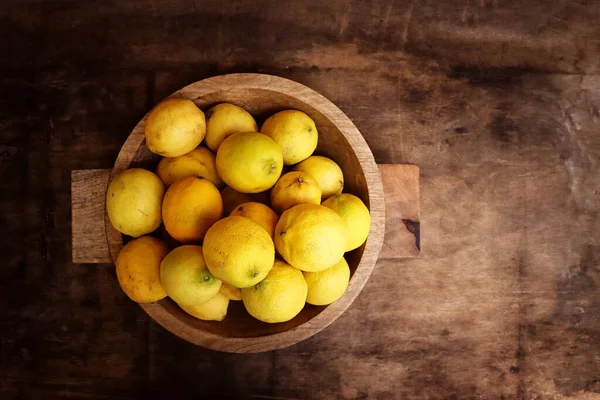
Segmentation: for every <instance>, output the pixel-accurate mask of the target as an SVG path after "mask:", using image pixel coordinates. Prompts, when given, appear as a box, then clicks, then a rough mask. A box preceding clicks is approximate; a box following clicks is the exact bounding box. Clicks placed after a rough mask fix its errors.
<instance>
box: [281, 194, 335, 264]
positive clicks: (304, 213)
mask: <svg viewBox="0 0 600 400" xmlns="http://www.w3.org/2000/svg"><path fill="white" fill-rule="evenodd" d="M346 229H347V226H346V224H344V220H342V218H341V217H340V216H339V215H337V214H336V213H335V212H334V211H333V210H330V209H329V208H327V207H323V206H321V205H316V204H299V205H297V206H294V207H292V208H290V209H289V210H287V211H286V212H284V213H283V214H282V215H281V217H280V218H279V222H278V223H277V226H276V227H275V247H276V248H277V251H278V252H279V254H281V256H282V257H283V258H284V259H285V260H286V261H287V262H288V263H290V264H291V265H293V266H294V267H296V268H298V269H301V270H302V271H321V270H324V269H326V268H329V267H331V266H333V265H334V264H335V263H336V262H338V261H339V260H340V258H342V256H343V255H344V251H345V249H346V232H345V230H346Z"/></svg>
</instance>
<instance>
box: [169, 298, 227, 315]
mask: <svg viewBox="0 0 600 400" xmlns="http://www.w3.org/2000/svg"><path fill="white" fill-rule="evenodd" d="M178 305H179V307H180V308H181V309H182V310H183V311H185V312H186V313H188V314H190V315H191V316H192V317H194V318H198V319H201V320H204V321H223V320H224V319H225V316H226V315H227V307H229V299H228V298H227V297H225V296H224V295H222V294H221V293H217V294H216V295H215V296H214V297H213V298H211V299H210V300H208V301H207V302H205V303H202V304H198V305H196V306H182V305H181V304H178Z"/></svg>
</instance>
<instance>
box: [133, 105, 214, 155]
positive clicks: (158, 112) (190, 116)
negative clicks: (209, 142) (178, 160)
mask: <svg viewBox="0 0 600 400" xmlns="http://www.w3.org/2000/svg"><path fill="white" fill-rule="evenodd" d="M144 134H145V135H146V146H147V147H148V149H149V150H150V151H151V152H153V153H156V154H159V155H161V156H163V157H178V156H182V155H184V154H186V153H189V152H190V151H192V150H194V149H195V148H196V147H197V146H198V145H199V144H200V143H201V142H202V139H204V136H205V135H206V121H205V118H204V113H203V112H202V110H200V109H199V108H198V107H196V105H195V104H194V102H193V101H191V100H187V99H167V100H163V101H162V102H161V103H159V104H158V105H156V106H155V107H154V108H153V109H152V110H151V111H150V114H148V119H146V126H145V128H144Z"/></svg>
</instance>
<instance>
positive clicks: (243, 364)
mask: <svg viewBox="0 0 600 400" xmlns="http://www.w3.org/2000/svg"><path fill="white" fill-rule="evenodd" d="M0 20H1V22H2V23H1V24H0V37H1V38H2V39H0V51H1V52H0V54H2V57H1V58H0V68H1V72H2V75H1V76H2V77H1V79H2V84H1V85H0V90H1V96H0V128H1V129H0V155H1V157H2V162H1V163H0V170H1V171H2V179H1V181H0V182H1V186H2V200H1V201H0V218H1V221H2V224H1V225H0V226H1V227H2V240H1V241H0V245H1V254H2V255H3V260H4V262H3V265H2V268H0V293H1V294H2V295H1V296H0V298H1V300H0V316H1V317H2V329H1V330H0V331H1V332H0V338H1V347H0V375H1V377H2V379H1V383H0V398H3V399H4V398H43V399H49V398H58V397H73V398H92V399H104V398H138V397H141V396H142V395H144V394H148V393H150V392H154V393H161V394H163V395H165V396H178V395H179V396H189V395H197V396H203V395H205V396H206V398H210V397H213V398H238V397H247V398H256V399H261V398H262V399H269V398H273V399H280V398H281V399H283V398H286V399H287V398H302V399H304V398H311V399H331V398H348V399H355V398H374V399H376V398H381V399H396V398H419V399H421V398H476V397H479V398H494V399H495V398H505V399H510V398H517V399H529V398H543V399H545V398H557V399H562V398H571V397H572V398H577V399H588V398H598V397H597V396H599V394H598V393H599V392H600V290H599V289H600V223H599V222H598V216H599V212H600V173H599V162H600V111H599V110H600V52H599V51H598V49H599V46H600V10H599V8H598V4H597V3H595V2H593V1H590V2H585V1H581V2H566V1H541V0H533V1H530V2H520V1H495V0H481V1H474V2H472V1H466V2H463V3H460V4H457V3H455V2H452V1H449V0H439V1H426V0H422V1H410V2H409V1H407V2H392V1H382V0H374V1H371V2H360V1H342V0H333V1H329V2H325V1H312V0H311V1H304V2H296V3H295V4H291V3H287V2H283V1H282V2H277V3H275V2H260V1H245V0H244V1H236V2H225V1H203V2H200V1H194V0H188V1H178V0H173V1H164V0H156V1H152V2H147V3H144V4H142V2H137V1H132V0H125V1H120V2H91V1H87V2H84V1H80V2H77V1H58V0H54V1H46V2H35V1H20V2H14V4H11V2H10V1H9V2H8V3H7V2H3V3H2V4H1V5H0ZM229 72H264V73H270V74H276V75H280V76H284V77H288V78H291V79H294V80H297V81H299V82H301V83H303V84H305V85H308V86H310V87H312V88H313V89H315V90H317V91H319V92H321V93H322V94H324V95H325V96H327V97H328V98H329V99H331V100H332V101H333V102H334V103H336V104H337V105H338V106H339V107H340V108H341V109H342V110H343V111H344V112H345V113H346V114H347V115H348V116H349V117H350V118H351V119H353V121H354V123H355V124H356V125H357V127H358V128H359V129H360V130H361V132H362V133H363V135H364V136H365V138H366V140H367V142H368V143H369V145H370V146H371V148H372V150H373V153H374V154H375V157H376V159H377V161H378V162H379V163H415V164H419V166H420V169H421V219H422V225H423V229H422V234H421V249H422V255H421V257H420V258H418V259H411V260H405V261H401V262H398V261H391V260H389V259H386V258H383V259H381V260H380V261H379V263H378V266H377V267H376V269H375V271H374V273H373V275H372V277H371V279H370V281H369V282H368V284H367V286H366V288H365V290H364V291H363V293H362V294H361V295H360V296H359V298H358V299H357V301H356V302H355V303H354V304H353V305H352V307H351V308H350V309H349V310H348V311H347V312H346V313H345V314H344V315H343V316H342V317H341V318H340V319H339V320H338V321H336V322H335V323H334V324H333V325H332V326H330V327H329V328H327V329H326V330H324V331H323V332H321V333H320V334H318V335H317V336H315V337H313V338H311V339H309V340H307V341H305V342H303V343H301V344H299V345H296V346H293V347H290V348H287V349H284V350H281V351H276V352H270V353H261V354H254V355H230V354H223V353H217V352H212V351H208V350H205V349H202V348H198V347H195V346H192V345H190V344H188V343H186V342H184V341H182V340H180V339H178V338H176V337H174V336H173V335H171V334H170V333H168V332H166V331H164V330H163V329H162V328H160V327H159V326H158V325H157V324H155V323H154V322H152V321H151V320H149V318H148V317H147V316H146V314H145V313H144V312H143V311H142V310H141V309H140V308H139V307H138V306H137V305H136V304H134V303H132V302H131V301H130V300H128V299H127V298H126V296H125V295H124V294H123V293H122V292H121V291H120V289H119V287H118V284H117V281H116V277H115V273H114V269H113V268H112V267H111V265H109V264H102V265H90V264H73V263H71V262H70V257H71V226H70V220H71V210H70V177H71V170H74V169H91V168H110V167H111V165H112V164H113V162H114V158H115V156H116V154H117V152H118V150H119V148H120V146H121V144H122V143H123V141H124V139H125V137H126V136H127V135H128V133H129V132H130V131H131V128H132V127H133V126H134V125H135V123H136V122H137V121H138V120H139V119H140V117H141V116H142V115H143V114H144V113H145V112H146V111H147V110H148V109H149V108H150V107H151V106H152V105H153V104H155V103H156V102H157V101H159V100H160V99H161V98H162V97H164V96H166V95H167V94H169V93H171V92H173V91H174V90H176V89H178V88H179V87H182V86H184V85H185V84H188V83H190V82H193V81H196V80H199V79H203V78H206V77H208V76H212V75H215V74H222V73H229ZM594 396H596V397H594Z"/></svg>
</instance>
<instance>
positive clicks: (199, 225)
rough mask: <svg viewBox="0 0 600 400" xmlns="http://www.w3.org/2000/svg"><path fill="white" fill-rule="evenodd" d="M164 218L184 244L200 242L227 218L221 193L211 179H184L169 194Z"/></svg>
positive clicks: (163, 211)
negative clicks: (218, 223)
mask: <svg viewBox="0 0 600 400" xmlns="http://www.w3.org/2000/svg"><path fill="white" fill-rule="evenodd" d="M162 216H163V221H164V224H165V229H166V230H167V232H168V233H169V235H171V236H172V237H173V239H175V240H177V241H178V242H180V243H191V242H199V241H200V240H202V238H203V237H204V235H205V233H206V231H207V230H208V228H210V226H211V225H212V224H214V223H215V222H217V221H218V220H219V219H221V217H222V216H223V201H222V200H221V193H219V189H217V188H216V187H215V185H213V184H212V183H211V182H210V181H209V180H207V179H203V178H196V177H193V176H191V177H188V178H184V179H182V180H180V181H177V182H175V183H174V184H172V185H171V187H169V189H168V190H167V193H166V194H165V199H164V200H163V205H162Z"/></svg>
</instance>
